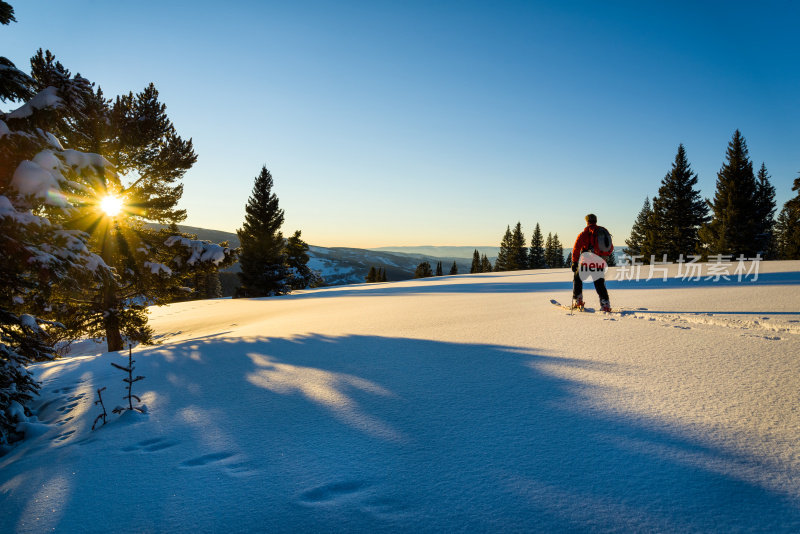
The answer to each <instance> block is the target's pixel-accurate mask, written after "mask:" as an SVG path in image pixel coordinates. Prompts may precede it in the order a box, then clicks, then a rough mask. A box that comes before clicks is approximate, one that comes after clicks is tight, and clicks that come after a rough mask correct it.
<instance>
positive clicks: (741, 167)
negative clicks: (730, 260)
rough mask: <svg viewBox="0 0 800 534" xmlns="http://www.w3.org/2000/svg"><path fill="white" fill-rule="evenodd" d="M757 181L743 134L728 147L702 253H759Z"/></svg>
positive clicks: (737, 134)
mask: <svg viewBox="0 0 800 534" xmlns="http://www.w3.org/2000/svg"><path fill="white" fill-rule="evenodd" d="M756 189H757V186H756V179H755V176H754V175H753V163H752V162H751V161H750V158H749V154H748V150H747V142H746V141H745V139H744V137H743V136H742V134H741V132H739V130H736V132H734V134H733V138H732V139H731V141H730V143H728V150H727V152H726V159H725V162H724V163H723V165H722V168H721V169H720V171H719V172H718V173H717V189H716V192H715V193H714V198H713V199H712V200H710V201H709V206H710V207H711V210H712V212H713V218H712V220H711V222H710V223H708V224H706V225H704V226H703V227H702V229H701V231H700V240H701V252H702V253H703V254H704V255H707V254H732V255H733V256H738V255H740V254H743V255H745V256H746V257H753V256H755V254H756V253H757V252H758V251H759V242H758V233H759V223H758V212H757V209H758V208H757V202H756Z"/></svg>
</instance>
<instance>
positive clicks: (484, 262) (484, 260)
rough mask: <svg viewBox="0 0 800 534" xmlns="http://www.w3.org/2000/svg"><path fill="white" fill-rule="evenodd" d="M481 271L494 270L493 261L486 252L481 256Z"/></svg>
mask: <svg viewBox="0 0 800 534" xmlns="http://www.w3.org/2000/svg"><path fill="white" fill-rule="evenodd" d="M479 272H481V273H490V272H492V262H491V261H490V260H489V257H488V256H487V255H486V254H484V255H483V256H482V257H481V270H480V271H479Z"/></svg>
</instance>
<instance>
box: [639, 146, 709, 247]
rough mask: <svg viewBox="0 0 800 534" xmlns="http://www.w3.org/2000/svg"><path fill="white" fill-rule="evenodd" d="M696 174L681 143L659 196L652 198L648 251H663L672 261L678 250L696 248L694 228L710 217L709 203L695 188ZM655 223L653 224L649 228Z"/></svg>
mask: <svg viewBox="0 0 800 534" xmlns="http://www.w3.org/2000/svg"><path fill="white" fill-rule="evenodd" d="M696 185H697V174H695V173H694V172H693V171H692V168H691V166H690V165H689V160H688V159H687V158H686V149H685V148H684V147H683V144H681V145H678V152H677V154H676V155H675V161H674V162H673V163H672V169H671V170H670V172H668V173H667V175H666V176H664V179H663V180H662V181H661V187H660V188H659V189H658V196H656V197H654V199H653V208H652V210H653V217H652V219H653V221H654V223H653V222H651V223H650V226H651V230H654V231H653V232H652V239H651V241H652V242H651V243H650V248H651V250H650V253H651V254H657V255H658V256H659V258H661V257H663V254H666V255H667V258H668V259H669V260H672V261H675V260H677V259H678V258H679V256H680V255H681V254H683V255H684V256H687V255H689V254H692V253H694V252H695V251H696V250H697V246H698V243H699V240H698V236H697V232H698V230H699V229H700V227H701V226H702V225H703V224H706V223H707V222H708V220H709V217H708V205H707V204H706V202H705V200H703V198H702V197H701V196H700V191H699V190H697V189H695V186H696ZM654 225H655V227H656V228H652V227H653V226H654Z"/></svg>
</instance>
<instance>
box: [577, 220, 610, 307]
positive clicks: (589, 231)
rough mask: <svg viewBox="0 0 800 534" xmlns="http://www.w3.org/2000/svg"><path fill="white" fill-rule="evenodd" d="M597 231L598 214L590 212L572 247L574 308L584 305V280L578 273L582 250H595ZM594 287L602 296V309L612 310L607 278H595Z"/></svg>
mask: <svg viewBox="0 0 800 534" xmlns="http://www.w3.org/2000/svg"><path fill="white" fill-rule="evenodd" d="M596 231H597V215H595V214H594V213H590V214H589V215H587V216H586V228H584V229H583V232H581V233H580V234H578V238H577V239H576V240H575V246H574V247H572V272H574V273H575V276H574V277H573V279H572V300H573V307H574V308H580V309H583V306H584V302H583V281H582V280H581V277H580V273H578V263H579V261H580V257H581V253H582V252H586V251H587V250H589V251H592V250H594V244H595V242H596V241H597V238H596V237H595V232H596ZM594 288H595V290H597V295H598V296H599V297H600V310H602V311H604V312H610V311H611V302H610V301H609V299H608V290H607V289H606V281H605V279H604V278H598V279H597V280H595V281H594Z"/></svg>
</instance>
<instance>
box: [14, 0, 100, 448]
mask: <svg viewBox="0 0 800 534" xmlns="http://www.w3.org/2000/svg"><path fill="white" fill-rule="evenodd" d="M5 6H8V4H5ZM5 6H0V7H2V8H3V12H2V22H3V23H4V24H6V23H8V22H10V21H13V20H14V18H13V10H10V11H9V10H8V9H6V7H5ZM8 7H9V8H10V6H8ZM34 86H35V82H34V80H33V79H32V78H30V77H29V76H27V75H26V74H24V73H23V72H22V71H20V70H18V69H17V68H16V67H15V66H14V65H13V63H12V62H10V61H8V60H7V59H5V58H0V100H2V102H7V101H9V100H12V101H14V100H18V99H21V98H24V99H27V101H26V102H25V103H24V104H23V105H22V106H20V107H18V108H17V109H15V110H13V111H10V112H8V113H4V112H0V446H2V445H3V444H5V443H8V442H9V441H11V440H13V439H14V437H15V435H14V433H15V426H16V423H17V422H18V421H20V420H23V419H24V418H25V416H26V408H25V407H24V405H25V404H26V403H27V402H28V401H30V399H31V398H32V396H33V395H35V394H36V392H37V391H38V388H39V385H38V384H37V383H36V381H35V380H34V379H33V377H32V375H31V374H30V372H29V371H28V370H27V369H26V366H27V365H28V364H29V363H30V362H32V361H38V360H45V359H49V358H51V357H52V355H53V353H54V351H53V347H52V346H50V345H49V344H48V343H47V342H46V338H47V336H46V334H47V332H46V331H45V330H46V329H48V328H58V327H59V325H57V324H55V323H52V322H49V321H45V320H43V319H41V318H40V317H41V315H42V314H43V313H44V312H45V310H48V309H50V307H51V305H52V301H51V298H52V292H53V291H54V290H55V289H56V288H58V289H62V290H63V289H64V288H69V287H73V288H74V287H76V286H78V284H79V282H78V281H77V277H78V276H79V275H81V274H82V275H83V276H84V277H86V278H88V279H93V278H94V279H96V277H102V276H110V275H111V271H110V270H109V268H108V267H107V266H106V265H105V264H104V263H103V261H102V259H101V258H99V257H98V256H97V255H95V254H92V253H91V252H90V251H89V249H88V248H87V239H88V236H87V235H86V234H84V233H82V232H79V231H76V230H71V229H69V228H66V227H65V225H64V223H65V221H68V220H70V219H72V218H74V216H75V213H76V211H77V207H76V204H78V203H81V202H83V201H85V199H86V195H87V192H89V191H91V190H92V188H93V187H96V186H97V185H98V184H102V183H103V182H104V181H105V180H106V179H108V178H109V177H110V176H113V169H112V168H111V165H110V164H109V163H108V161H107V160H105V159H104V158H103V157H101V156H99V155H97V154H86V153H82V152H78V151H75V150H66V149H64V147H63V146H62V144H61V143H60V142H59V141H58V139H57V138H56V137H55V136H54V135H53V134H52V133H50V132H48V131H47V130H46V129H45V128H46V127H47V125H49V124H53V123H54V122H57V121H60V120H63V117H64V116H69V115H71V114H75V113H78V111H79V109H80V107H81V106H82V101H81V96H82V95H83V94H85V91H86V88H87V87H88V82H87V81H86V80H85V79H83V78H80V77H79V76H76V77H68V76H62V77H59V78H57V79H55V80H53V85H50V86H48V87H46V88H45V89H43V90H42V91H39V92H38V93H34V91H33V88H34ZM37 316H38V317H37Z"/></svg>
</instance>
